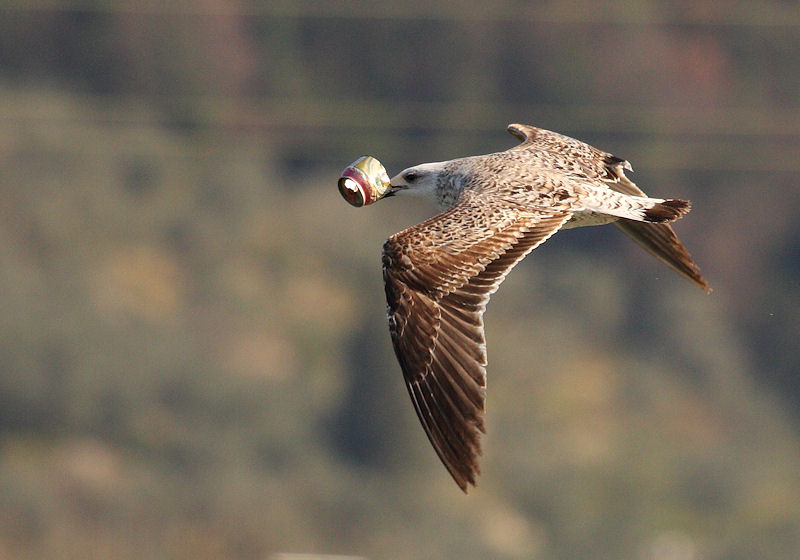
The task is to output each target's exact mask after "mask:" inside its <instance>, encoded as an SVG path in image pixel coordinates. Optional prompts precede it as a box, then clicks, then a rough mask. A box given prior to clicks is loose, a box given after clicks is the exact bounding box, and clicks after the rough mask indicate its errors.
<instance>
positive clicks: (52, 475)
mask: <svg viewBox="0 0 800 560" xmlns="http://www.w3.org/2000/svg"><path fill="white" fill-rule="evenodd" d="M2 98H3V99H2V101H3V104H4V105H7V106H17V107H22V106H25V105H28V106H30V105H31V104H33V105H35V106H36V108H35V110H36V112H37V113H39V114H42V115H46V114H50V113H54V112H58V113H60V114H62V115H65V116H66V117H68V121H69V122H76V123H81V125H80V129H79V130H66V129H59V128H58V127H53V126H52V120H46V121H44V122H45V123H46V124H47V126H44V124H43V125H42V126H40V127H30V126H26V127H25V128H24V129H22V128H19V129H16V130H15V129H13V128H6V130H5V131H4V138H3V142H2V143H3V146H4V151H3V162H4V163H3V168H4V169H5V170H6V172H4V174H3V179H2V190H0V192H1V193H2V208H3V213H4V216H3V227H2V230H0V231H2V243H1V244H0V246H2V251H3V254H2V261H3V267H2V271H3V272H2V285H0V310H1V311H2V313H0V317H2V322H0V340H1V341H2V343H0V352H2V361H3V364H4V367H3V373H2V376H0V390H1V391H2V394H3V407H2V411H0V419H1V420H2V426H3V436H2V450H3V452H2V456H0V498H2V499H0V518H2V519H4V520H5V521H4V522H3V523H2V525H0V528H2V530H1V531H0V552H2V553H3V554H4V555H7V556H13V557H15V558H40V557H48V558H70V557H75V556H79V555H82V554H88V555H89V556H103V557H109V558H134V557H136V558H139V557H141V556H142V555H147V556H149V557H154V558H161V557H170V558H222V557H241V558H258V557H263V555H264V554H265V553H267V552H269V551H278V550H316V551H320V552H340V553H341V552H348V553H358V554H364V555H366V556H369V557H375V558H378V557H382V558H418V557H453V558H455V557H458V558H479V557H486V556H491V557H495V558H523V557H529V556H530V555H531V554H535V553H537V552H538V553H540V554H541V555H542V556H543V557H549V556H551V555H556V556H559V555H569V556H571V557H575V558H581V557H586V558H589V557H597V556H596V555H597V554H601V555H608V556H613V555H631V554H638V553H640V552H641V550H645V549H647V550H649V547H659V546H668V547H669V546H691V547H695V548H697V549H698V550H701V551H702V552H703V555H704V556H706V555H707V556H708V557H719V558H722V557H725V558H730V557H735V555H734V551H736V553H739V554H741V557H743V558H744V557H752V556H753V555H758V556H760V557H762V558H780V557H781V555H782V553H783V552H784V551H787V550H794V547H795V546H797V545H798V543H799V542H800V541H798V539H800V534H799V533H798V527H800V506H798V504H800V475H799V474H798V473H800V453H798V445H797V434H796V431H795V430H794V429H793V428H791V427H790V425H789V424H788V423H787V420H786V418H784V417H783V416H782V415H781V413H780V412H779V411H780V407H777V406H776V403H775V402H774V400H773V399H772V398H771V397H769V396H768V394H767V393H765V392H764V391H763V389H762V388H760V387H759V386H758V385H755V384H754V380H753V378H752V377H751V376H750V375H749V374H748V370H749V367H750V366H748V356H747V355H746V354H744V353H743V352H742V350H741V349H740V343H739V341H738V340H737V336H736V333H735V332H734V331H732V329H731V328H730V327H729V326H728V319H727V317H726V315H725V310H724V309H722V308H721V307H720V306H719V305H718V304H717V303H716V302H715V301H714V300H713V299H711V298H707V297H706V296H704V295H703V294H702V293H700V292H699V291H698V292H697V293H695V292H694V291H693V290H691V288H690V286H688V285H685V284H683V283H682V282H681V281H680V280H679V279H677V278H672V277H671V276H669V277H667V276H665V278H664V280H661V281H658V280H657V279H655V280H656V281H655V282H653V280H654V279H653V278H651V279H650V282H651V284H652V285H653V286H654V289H656V288H657V289H659V290H660V291H661V292H662V297H661V298H657V299H654V300H652V301H653V302H654V303H653V305H651V306H648V307H647V308H645V309H637V306H636V305H635V303H634V302H632V301H630V300H629V298H630V297H631V296H630V295H629V294H631V293H635V292H636V290H635V289H634V288H635V286H633V283H634V282H635V280H632V279H631V278H630V277H628V276H626V275H625V273H624V271H623V270H622V267H621V263H620V262H615V261H616V259H615V258H614V257H609V256H607V255H606V256H603V255H602V254H601V255H596V254H593V253H591V252H587V253H586V254H582V255H581V258H579V259H575V258H573V257H572V256H570V255H569V254H567V253H564V252H563V251H562V250H561V249H560V248H559V247H558V244H554V246H553V248H547V247H546V246H545V247H542V248H541V249H540V250H541V251H542V252H541V253H538V252H537V254H536V255H533V256H532V257H531V259H529V261H530V262H526V264H524V265H522V266H520V267H519V268H518V269H517V270H515V272H514V274H512V275H511V276H510V277H509V279H508V281H507V283H506V284H504V286H503V290H502V291H501V292H499V293H498V294H497V295H496V297H495V298H494V301H493V303H492V306H491V307H490V309H489V311H488V313H487V324H488V329H489V331H488V338H489V348H490V358H491V369H490V374H491V377H490V394H489V395H490V401H489V407H490V408H489V436H488V437H487V438H486V447H487V457H486V461H485V472H486V475H485V477H484V478H483V479H482V480H481V487H480V488H479V490H478V491H476V492H475V493H474V496H472V497H470V498H469V502H468V503H469V504H470V507H469V508H464V507H463V504H464V503H465V502H464V498H463V497H462V496H460V495H459V493H458V492H456V491H455V489H454V487H453V485H452V483H451V482H450V480H449V479H448V478H447V477H446V475H445V474H444V473H443V471H442V469H441V468H440V466H439V464H438V463H437V462H436V460H435V459H434V457H433V456H432V452H431V451H430V450H429V449H428V446H427V443H426V442H425V441H424V436H423V435H422V433H421V430H419V429H418V427H417V425H416V419H415V418H413V413H412V411H411V407H410V406H408V403H407V402H406V401H407V396H406V395H405V390H404V388H403V387H402V383H401V381H400V375H399V371H398V370H397V367H396V365H395V362H394V359H393V356H392V355H391V349H390V344H389V341H388V335H387V333H386V328H385V325H384V318H383V307H384V302H383V300H382V298H383V296H382V287H381V280H380V271H379V266H378V265H379V262H378V258H379V247H380V243H381V240H382V239H383V238H385V237H386V236H387V235H388V234H390V233H391V232H393V231H397V230H399V229H401V228H402V227H404V226H405V225H407V224H408V223H412V222H414V221H416V220H417V219H420V218H421V217H422V216H424V215H425V213H426V212H429V211H430V209H427V208H425V207H424V206H423V205H414V204H413V203H412V204H410V205H409V206H410V207H406V208H407V209H406V210H404V211H403V212H397V208H398V206H397V205H396V202H397V201H390V202H388V203H387V204H386V206H381V205H379V206H376V207H374V208H369V209H364V210H360V211H356V210H354V209H352V208H350V207H348V206H347V205H346V204H344V203H343V202H342V201H341V200H340V199H339V197H338V194H337V193H336V191H335V189H334V188H333V186H332V185H333V182H332V180H331V177H335V175H336V173H337V169H327V170H325V171H324V172H322V173H319V174H311V175H303V174H298V175H296V176H294V177H293V178H292V179H291V180H287V179H285V178H282V177H281V176H280V175H279V174H278V173H277V172H276V171H275V169H274V167H273V161H272V158H271V155H270V154H271V153H272V147H271V146H270V145H269V144H268V143H266V142H264V141H262V140H260V139H258V138H256V137H248V136H244V137H236V136H231V137H227V138H220V137H214V138H213V141H212V139H209V138H206V137H204V135H203V134H193V135H190V136H182V135H180V134H176V133H175V132H171V131H170V130H168V129H164V128H159V127H155V126H143V127H134V128H132V129H128V128H122V129H121V128H119V127H116V126H108V125H107V124H106V123H104V122H103V121H102V119H98V113H97V111H96V110H95V109H92V108H91V107H87V106H86V105H85V104H83V103H81V102H80V101H79V99H76V98H73V97H70V96H67V95H63V94H59V95H54V94H50V93H47V92H42V91H35V90H34V91H19V90H18V91H8V90H6V91H5V92H3V94H2ZM137 110H138V111H142V112H145V113H146V109H144V108H139V109H136V110H134V111H137ZM143 117H144V118H143V119H142V120H143V121H145V122H146V121H148V117H147V115H146V114H144V115H143ZM132 118H134V117H132ZM76 146H79V147H80V148H79V149H76ZM22 185H24V187H22ZM611 233H615V232H613V231H612V232H611ZM563 235H564V236H565V239H567V241H571V240H570V239H569V236H570V235H571V234H570V233H565V234H563ZM635 255H636V257H637V258H640V257H641V258H644V257H645V255H643V254H642V255H639V254H638V253H636V254H635ZM658 270H659V272H658V273H659V274H660V273H662V272H665V271H660V269H658ZM590 278H591V281H590V280H589V279H590ZM631 314H632V315H633V316H630V315H631ZM643 315H648V316H650V315H652V317H642V316H643ZM653 317H656V318H653ZM642 320H644V321H647V322H652V323H654V325H653V326H651V328H652V329H654V330H656V331H657V333H658V336H657V341H656V342H654V343H653V344H652V345H650V346H645V347H644V348H643V349H637V348H636V347H631V346H630V345H629V344H628V343H627V342H626V337H624V336H620V333H622V332H624V331H625V330H626V329H630V328H631V326H630V324H631V323H633V324H643V323H642ZM534 337H535V338H534ZM532 341H533V342H532ZM564 349H566V351H567V353H566V357H560V356H563V353H564ZM464 535H469V537H465V536H464ZM687 543H688V544H687ZM387 551H391V552H387Z"/></svg>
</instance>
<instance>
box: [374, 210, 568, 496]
mask: <svg viewBox="0 0 800 560" xmlns="http://www.w3.org/2000/svg"><path fill="white" fill-rule="evenodd" d="M570 216H571V214H570V213H568V212H559V211H551V212H547V211H543V212H537V213H533V212H527V211H523V210H520V209H510V208H509V207H508V206H507V205H506V206H503V205H499V204H491V203H490V201H485V200H474V201H471V200H462V201H461V202H459V204H457V205H456V206H455V207H454V208H452V209H451V210H449V211H447V212H444V213H442V214H440V215H438V216H434V217H433V218H431V219H429V220H427V221H425V222H423V223H421V224H419V225H417V226H414V227H412V228H409V229H407V230H405V231H402V232H400V233H398V234H395V235H393V236H392V237H390V238H389V239H388V240H387V241H386V243H385V244H384V247H383V278H384V282H385V288H386V301H387V313H388V318H389V330H390V332H391V335H392V343H393V346H394V350H395V353H396V354H397V359H398V361H399V362H400V367H401V369H402V370H403V376H404V377H405V382H406V387H407V388H408V393H409V395H410V396H411V401H412V402H413V404H414V409H415V410H416V412H417V416H418V417H419V419H420V422H421V423H422V427H423V428H424V429H425V433H426V434H427V435H428V439H429V440H430V442H431V444H432V445H433V447H434V449H435V450H436V453H437V454H438V455H439V458H440V459H441V460H442V462H443V463H444V465H445V467H447V470H448V471H449V472H450V474H451V475H452V477H453V479H454V480H455V481H456V483H457V484H458V485H459V487H461V489H462V490H463V491H464V492H466V491H467V485H468V484H472V485H473V486H474V485H475V479H476V476H477V474H478V473H479V472H480V469H479V465H478V461H479V457H480V455H481V447H480V434H481V433H482V432H484V433H485V430H484V424H483V413H484V391H485V388H486V364H487V360H486V340H485V337H484V331H483V312H484V310H485V309H486V304H487V302H488V301H489V296H490V295H491V294H492V293H494V292H495V290H497V287H498V286H499V285H500V283H501V282H502V281H503V279H504V278H505V276H506V274H508V272H509V270H511V268H512V267H513V266H514V265H515V264H516V263H517V262H519V261H520V260H521V259H522V258H523V257H524V256H525V255H527V254H528V253H529V252H530V251H532V250H533V249H534V248H535V247H536V246H537V245H539V244H540V243H542V242H544V241H545V240H546V239H547V238H548V237H550V236H551V235H552V234H553V233H555V232H556V231H558V229H559V228H560V227H561V226H562V225H563V224H564V222H566V221H567V220H568V219H569V218H570Z"/></svg>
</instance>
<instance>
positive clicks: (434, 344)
mask: <svg viewBox="0 0 800 560" xmlns="http://www.w3.org/2000/svg"><path fill="white" fill-rule="evenodd" d="M508 130H509V131H510V132H511V133H512V134H514V135H515V136H516V137H518V138H519V139H520V140H522V143H521V144H519V145H518V146H515V147H514V148H511V149H510V150H507V151H505V152H498V153H495V154H489V155H485V156H474V157H468V158H461V159H457V160H452V161H449V162H441V163H436V164H424V165H420V166H416V167H412V168H409V169H407V170H405V171H403V172H402V173H401V174H399V175H397V176H396V177H395V178H393V179H392V181H391V184H392V187H393V190H394V192H393V193H392V194H402V193H404V192H406V191H408V192H411V191H418V192H419V193H421V194H423V195H427V196H429V197H431V198H433V199H435V200H436V201H437V202H438V203H439V204H440V205H441V206H442V207H443V208H444V211H443V212H442V213H441V214H439V215H437V216H434V217H432V218H430V219H428V220H426V221H424V222H422V223H421V224H419V225H416V226H414V227H411V228H409V229H406V230H404V231H402V232H400V233H397V234H395V235H393V236H391V237H390V238H389V239H388V240H387V241H386V243H385V244H384V248H383V277H384V282H385V289H386V300H387V311H388V318H389V330H390V332H391V336H392V342H393V346H394V349H395V353H396V354H397V359H398V361H399V362H400V367H401V369H402V371H403V375H404V377H405V381H406V386H407V388H408V392H409V395H410V396H411V400H412V402H413V404H414V409H415V410H416V412H417V416H418V417H419V419H420V422H421V423H422V426H423V428H424V429H425V433H426V434H427V436H428V438H429V440H430V442H431V444H432V445H433V447H434V449H435V450H436V452H437V454H438V455H439V457H440V459H441V460H442V462H443V463H444V465H445V467H447V470H448V471H449V472H450V474H451V475H452V477H453V478H454V479H455V481H456V483H457V484H458V485H459V487H460V488H461V489H462V490H464V491H465V492H466V490H467V488H468V485H470V484H472V485H475V482H476V477H477V475H478V474H479V472H480V468H479V457H480V454H481V447H480V435H481V433H485V427H484V422H483V413H484V403H485V389H486V365H487V357H486V341H485V337H484V330H483V312H484V310H485V309H486V304H487V303H488V301H489V297H490V296H491V294H492V293H494V292H495V291H496V290H497V288H498V286H499V285H500V283H501V282H502V281H503V279H504V278H505V276H506V274H508V272H509V271H510V270H511V268H512V267H513V266H514V265H515V264H516V263H517V262H519V261H520V260H521V259H522V258H523V257H525V255H527V254H528V253H529V252H530V251H532V250H533V249H534V248H536V247H537V246H538V245H539V244H541V243H543V242H544V241H545V240H547V238H548V237H550V236H551V235H553V234H554V233H556V232H557V231H558V230H559V229H562V228H569V227H580V226H586V225H600V224H604V223H610V222H614V223H615V224H616V225H618V226H619V227H620V229H622V231H623V232H625V233H626V234H627V235H629V236H631V237H632V238H633V239H634V240H635V241H636V242H637V243H639V244H640V245H642V246H643V247H644V248H645V249H647V250H648V251H650V252H651V253H652V254H654V255H655V256H657V257H658V258H660V259H661V260H662V261H664V262H665V263H667V264H668V265H669V266H671V267H672V268H674V269H675V270H676V271H677V272H679V273H680V274H682V275H683V276H685V277H687V278H688V279H689V280H691V281H692V282H694V283H695V284H697V285H699V286H700V287H702V288H703V289H705V290H707V291H708V285H707V284H706V282H705V280H703V278H702V277H701V276H700V274H699V272H698V268H697V266H696V265H695V263H694V262H693V261H692V259H691V257H690V256H689V253H688V252H687V251H686V249H685V248H684V247H683V245H682V244H681V243H680V241H679V240H678V238H677V236H676V235H675V233H674V232H673V230H672V228H671V227H670V226H669V225H668V224H667V223H664V222H668V221H672V220H674V219H677V218H678V217H680V216H681V215H682V214H684V213H686V212H688V211H689V203H688V202H685V201H679V200H663V199H652V198H647V197H646V196H645V195H644V193H643V192H642V191H641V190H639V189H638V187H636V185H635V184H634V183H632V182H631V181H630V180H629V179H628V178H627V177H625V173H624V170H625V169H630V165H629V164H628V162H626V161H625V160H622V159H620V158H617V157H615V156H613V155H611V154H608V153H605V152H601V151H600V150H597V149H596V148H593V147H591V146H589V145H588V144H585V143H583V142H579V141H578V140H574V139H572V138H568V137H566V136H562V135H560V134H556V133H554V132H550V131H546V130H542V129H538V128H535V127H532V126H526V125H519V124H514V125H510V126H509V127H508Z"/></svg>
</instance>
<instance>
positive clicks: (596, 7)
mask: <svg viewBox="0 0 800 560" xmlns="http://www.w3.org/2000/svg"><path fill="white" fill-rule="evenodd" d="M664 6H670V5H669V4H664ZM707 8H708V9H698V10H687V9H679V8H676V9H671V8H664V7H663V6H662V7H661V8H660V9H653V10H632V9H622V3H618V2H611V3H602V4H600V3H598V4H592V5H591V9H589V8H587V9H575V8H574V7H573V6H571V5H569V4H565V3H558V2H556V3H550V4H548V5H544V6H542V5H540V4H533V5H519V4H518V3H507V2H489V3H487V2H459V3H445V2H439V3H426V2H403V3H391V2H384V3H375V2H370V3H364V2H340V1H338V0H337V1H331V2H319V1H309V0H306V1H286V0H283V1H280V0H276V1H271V2H252V1H251V2H238V3H225V4H218V5H215V6H209V5H208V4H206V3H196V2H189V1H185V0H184V1H180V0H176V1H173V2H160V1H150V2H146V1H141V2H94V1H89V0H65V1H58V0H25V1H19V0H18V1H13V0H12V1H8V2H4V3H3V4H2V5H0V11H5V12H10V11H14V12H42V11H48V12H56V11H62V12H66V11H73V12H77V11H79V12H94V13H114V14H139V15H160V16H165V15H183V16H200V17H219V16H243V17H268V18H283V19H353V20H390V21H414V20H429V21H440V22H496V23H512V22H513V23H530V24H548V25H597V26H601V25H602V26H605V25H620V26H648V25H652V26H664V25H685V26H736V27H777V28H796V27H800V11H798V10H797V8H796V6H794V5H793V4H791V3H787V4H786V5H782V4H779V3H776V2H760V3H757V4H756V3H755V2H752V3H737V4H731V3H716V4H708V5H707Z"/></svg>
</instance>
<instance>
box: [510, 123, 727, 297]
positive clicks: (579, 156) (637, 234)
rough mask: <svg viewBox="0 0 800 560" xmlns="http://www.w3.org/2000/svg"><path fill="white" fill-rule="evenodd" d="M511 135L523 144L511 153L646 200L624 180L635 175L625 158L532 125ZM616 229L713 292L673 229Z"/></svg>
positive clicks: (625, 223)
mask: <svg viewBox="0 0 800 560" xmlns="http://www.w3.org/2000/svg"><path fill="white" fill-rule="evenodd" d="M508 131H509V132H510V133H511V134H513V135H514V136H516V137H517V138H519V139H520V140H521V141H522V143H521V144H519V145H518V146H515V147H513V148H511V149H512V150H520V149H523V150H525V149H530V150H533V151H540V152H543V153H544V154H547V157H548V159H550V160H552V159H553V158H556V159H558V164H559V165H560V166H561V167H562V168H563V169H564V170H565V171H569V172H572V173H577V174H579V175H583V176H586V177H588V178H590V179H600V180H602V181H604V182H606V184H607V185H608V186H609V188H611V189H613V190H615V191H617V192H621V193H623V194H627V195H631V196H647V195H646V194H645V193H644V192H642V190H641V189H639V187H637V186H636V184H635V183H633V181H631V180H630V179H628V178H627V177H626V176H625V170H626V169H627V170H629V171H632V170H633V168H632V167H631V164H630V163H628V162H627V161H625V160H624V159H622V158H618V157H616V156H614V155H612V154H609V153H608V152H603V151H601V150H598V149H597V148H595V147H593V146H590V145H589V144H586V143H585V142H581V141H580V140H575V139H574V138H570V137H569V136H564V135H562V134H558V133H556V132H551V131H549V130H544V129H541V128H536V127H534V126H530V125H525V124H510V125H508ZM549 163H550V164H552V163H553V162H552V161H550V162H549ZM614 225H616V226H617V227H618V228H619V229H620V230H622V232H623V233H625V235H627V236H628V237H630V238H631V239H633V240H634V241H635V242H636V243H638V244H639V245H640V246H641V247H643V248H644V249H645V250H646V251H648V252H649V253H650V254H652V255H653V256H655V257H656V258H658V259H659V260H660V261H662V262H663V263H664V264H666V265H667V266H669V267H670V268H672V269H673V270H675V271H676V272H677V273H678V274H680V275H681V276H683V277H685V278H687V279H688V280H689V281H691V282H692V283H694V284H696V285H698V286H700V287H701V288H702V289H703V290H705V291H706V292H710V291H711V288H710V287H709V285H708V283H707V282H706V281H705V279H704V278H703V277H702V276H701V275H700V268H699V267H698V266H697V264H696V263H695V262H694V261H693V260H692V257H691V255H690V254H689V251H688V250H687V249H686V247H684V245H683V243H681V242H680V240H679V239H678V236H677V235H676V234H675V231H674V230H673V229H672V226H670V225H669V224H663V223H648V222H637V221H634V220H627V219H620V220H618V221H616V222H614Z"/></svg>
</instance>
